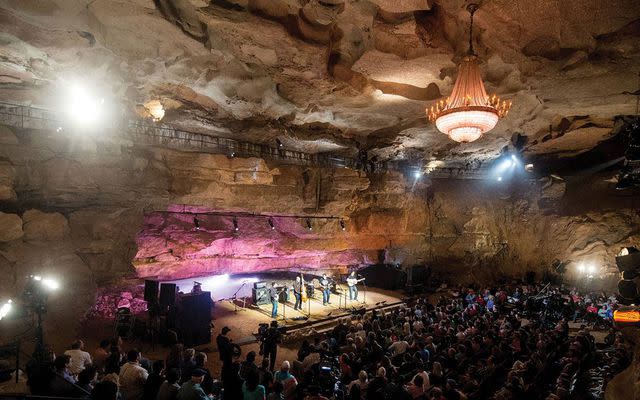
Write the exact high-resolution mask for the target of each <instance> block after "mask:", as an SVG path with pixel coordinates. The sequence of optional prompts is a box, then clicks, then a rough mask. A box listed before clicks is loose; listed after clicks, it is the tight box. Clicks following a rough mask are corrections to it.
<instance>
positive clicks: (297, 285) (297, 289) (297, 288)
mask: <svg viewBox="0 0 640 400" xmlns="http://www.w3.org/2000/svg"><path fill="white" fill-rule="evenodd" d="M293 296H294V297H295V298H296V303H295V304H294V306H293V309H294V310H302V279H301V278H300V277H299V276H296V281H295V282H294V283H293Z"/></svg>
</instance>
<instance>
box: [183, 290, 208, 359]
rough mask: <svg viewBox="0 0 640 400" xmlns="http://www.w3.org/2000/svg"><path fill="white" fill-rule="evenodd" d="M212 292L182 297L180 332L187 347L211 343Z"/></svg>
mask: <svg viewBox="0 0 640 400" xmlns="http://www.w3.org/2000/svg"><path fill="white" fill-rule="evenodd" d="M212 305H213V302H212V300H211V292H201V293H197V294H185V295H182V296H180V318H179V319H180V331H181V333H182V340H183V342H184V344H185V346H189V347H192V346H199V345H202V344H207V343H211V308H212Z"/></svg>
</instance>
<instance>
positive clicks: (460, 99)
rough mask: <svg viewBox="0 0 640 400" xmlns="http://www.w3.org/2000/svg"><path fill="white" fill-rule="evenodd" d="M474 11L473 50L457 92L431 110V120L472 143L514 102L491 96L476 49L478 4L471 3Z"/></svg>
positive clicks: (462, 67)
mask: <svg viewBox="0 0 640 400" xmlns="http://www.w3.org/2000/svg"><path fill="white" fill-rule="evenodd" d="M467 10H468V11H469V14H471V24H470V27H469V52H468V54H467V55H466V56H465V57H464V59H463V60H462V63H461V64H460V68H459V71H458V77H457V78H456V83H455V85H454V87H453V92H451V95H450V96H449V97H447V98H446V99H442V100H440V101H438V102H436V104H435V105H433V106H431V108H429V109H427V110H426V111H427V115H428V117H429V121H431V122H435V124H436V127H437V128H438V130H439V131H440V132H442V133H444V134H446V135H447V136H449V137H450V138H451V139H452V140H455V141H456V142H462V143H468V142H473V141H474V140H477V139H479V138H480V137H482V135H483V134H484V133H486V132H488V131H490V130H491V129H493V127H495V126H496V124H497V123H498V118H501V117H504V116H506V115H507V113H508V112H509V109H510V108H511V101H506V100H500V98H498V97H496V95H495V94H494V95H493V96H487V92H485V90H484V84H483V83H482V77H481V76H480V67H479V66H478V64H479V60H478V56H477V55H476V54H475V53H474V51H473V14H474V13H475V12H476V11H477V10H478V5H477V4H469V5H468V6H467Z"/></svg>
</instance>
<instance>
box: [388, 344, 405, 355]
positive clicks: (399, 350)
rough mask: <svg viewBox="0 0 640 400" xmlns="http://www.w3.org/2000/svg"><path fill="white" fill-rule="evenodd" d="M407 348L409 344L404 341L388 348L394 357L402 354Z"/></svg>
mask: <svg viewBox="0 0 640 400" xmlns="http://www.w3.org/2000/svg"><path fill="white" fill-rule="evenodd" d="M408 348H409V343H407V342H406V341H404V340H399V341H397V342H394V343H393V344H392V345H391V346H389V351H391V352H392V353H393V355H394V356H397V355H398V354H403V353H404V352H406V351H407V349H408Z"/></svg>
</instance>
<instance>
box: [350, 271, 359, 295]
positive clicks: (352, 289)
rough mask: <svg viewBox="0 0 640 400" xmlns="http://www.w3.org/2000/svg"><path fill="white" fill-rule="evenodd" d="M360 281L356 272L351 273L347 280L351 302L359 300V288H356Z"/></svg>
mask: <svg viewBox="0 0 640 400" xmlns="http://www.w3.org/2000/svg"><path fill="white" fill-rule="evenodd" d="M359 281H360V280H359V279H358V278H357V277H356V271H351V273H350V274H349V277H348V278H347V286H348V287H349V300H358V287H357V286H356V285H357V284H358V282H359Z"/></svg>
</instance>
